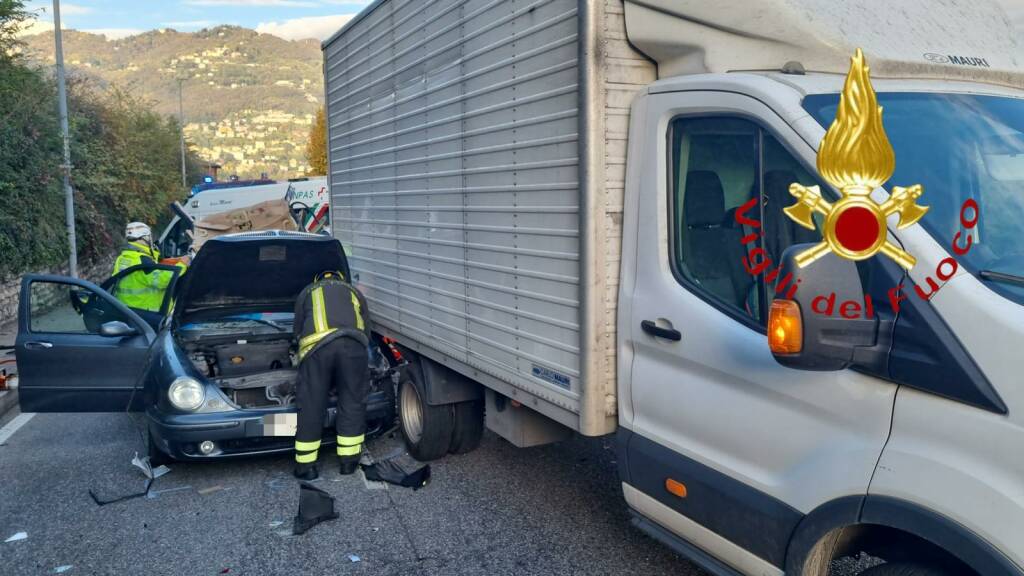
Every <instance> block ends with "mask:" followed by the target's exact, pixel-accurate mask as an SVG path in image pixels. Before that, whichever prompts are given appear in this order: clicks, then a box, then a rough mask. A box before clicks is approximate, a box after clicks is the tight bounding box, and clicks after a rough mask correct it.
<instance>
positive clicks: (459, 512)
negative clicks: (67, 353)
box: [0, 411, 701, 576]
mask: <svg viewBox="0 0 1024 576" xmlns="http://www.w3.org/2000/svg"><path fill="white" fill-rule="evenodd" d="M16 413H17V412H16V411H14V413H13V414H9V415H8V416H6V417H4V418H3V419H2V421H0V426H2V425H3V424H6V423H7V422H8V421H10V420H11V418H13V417H14V415H15V414H16ZM400 447H401V442H400V440H398V439H395V438H381V439H378V440H376V441H374V442H372V443H371V444H370V449H371V450H372V452H373V453H375V454H378V455H381V454H387V453H389V452H392V451H394V450H395V449H399V448H400ZM142 450H143V445H142V443H141V439H140V436H139V432H138V431H137V429H136V428H135V427H134V426H133V424H132V422H131V421H130V420H129V419H128V417H127V416H126V415H124V414H71V415H62V414H38V415H35V416H34V417H32V419H31V420H29V421H28V422H27V423H26V424H25V425H24V426H23V427H22V428H20V429H19V430H18V431H17V432H16V433H14V434H13V436H11V437H10V438H9V439H8V440H7V441H6V443H5V444H4V445H0V573H3V574H18V575H23V574H24V575H27V574H52V573H55V571H56V570H57V569H58V568H61V567H65V568H64V570H65V571H64V572H63V573H65V574H71V575H74V574H112V575H114V574H116V575H122V574H189V575H193V574H196V575H202V574H210V575H217V574H229V575H235V574H287V575H289V576H292V575H296V574H372V575H374V576H381V575H390V574H446V575H447V574H473V575H476V574H495V575H498V574H510V575H515V576H525V575H528V574H543V575H550V574H586V575H588V576H590V575H596V574H637V575H640V574H642V575H644V576H655V575H658V574H672V575H687V574H701V572H700V571H699V570H698V569H697V568H695V567H694V566H693V565H691V564H689V563H688V562H686V561H685V560H683V559H681V558H679V557H678V556H676V555H675V554H673V553H672V552H671V551H669V550H668V549H667V548H665V547H663V546H661V545H660V544H658V543H657V542H655V541H653V540H651V539H650V538H648V537H646V536H645V535H643V534H642V533H640V532H638V531H637V530H635V529H633V528H632V527H631V526H630V525H629V521H628V514H627V512H626V508H625V504H624V503H623V500H622V496H621V492H620V489H619V485H618V480H617V477H616V471H615V452H614V449H613V446H612V442H611V439H610V438H596V439H585V438H577V439H574V440H572V441H568V442H565V443H561V444H557V445H552V446H544V447H539V448H531V449H517V448H514V447H513V446H511V445H510V444H508V443H507V442H505V441H504V440H502V439H500V438H498V437H496V436H494V435H492V434H489V433H488V434H487V435H486V436H485V438H484V441H483V444H482V446H481V447H480V448H479V449H478V450H476V451H475V452H472V453H470V454H467V455H463V456H449V457H447V458H445V459H443V460H441V461H438V462H435V463H433V464H432V472H433V480H432V482H431V484H430V485H429V486H427V487H426V488H424V489H422V490H419V491H415V492H414V491H412V490H409V489H405V488H398V487H393V486H392V487H389V488H388V489H387V490H382V489H379V487H369V486H368V485H367V484H365V483H364V482H363V480H362V479H361V477H360V476H359V475H358V474H357V475H356V476H349V477H341V476H339V475H338V474H337V471H336V470H335V467H334V460H333V458H330V459H328V458H326V457H325V458H322V462H321V468H323V467H324V465H325V464H330V466H329V467H328V468H327V471H326V473H324V474H322V479H321V480H319V481H317V483H316V485H317V486H320V487H322V488H324V489H325V490H327V491H328V492H330V493H331V494H333V495H334V496H335V497H336V498H337V505H338V507H339V509H340V512H341V518H340V519H339V520H336V521H333V522H329V523H326V524H322V525H320V526H317V527H315V528H313V529H312V530H311V531H310V532H308V533H307V534H306V535H304V536H298V537H296V536H291V535H290V527H291V523H292V518H293V517H294V515H295V512H296V509H297V504H298V486H297V484H296V482H295V481H294V480H293V479H292V478H291V475H290V472H291V458H290V457H288V456H281V457H272V458H259V459H249V460H243V461H234V462H225V463H213V464H184V463H177V464H173V465H172V466H171V468H172V470H171V472H170V473H169V474H167V475H166V476H163V477H162V478H159V479H158V480H156V482H155V484H154V485H153V489H152V492H151V494H150V497H144V498H139V499H135V500H129V501H125V502H121V503H116V504H110V505H107V506H103V507H99V506H97V505H96V504H95V503H94V502H93V501H92V499H91V498H90V497H89V495H88V491H89V490H90V489H93V490H96V491H97V492H99V493H101V494H102V495H105V496H106V495H110V496H113V495H119V494H125V493H129V492H133V491H139V490H140V489H142V487H143V484H144V477H143V476H142V474H141V473H140V472H139V471H138V470H137V469H136V468H134V467H133V466H132V465H131V463H130V460H131V457H132V455H133V454H134V453H135V452H136V451H142ZM278 523H280V524H278ZM18 532H26V533H27V535H28V537H27V538H26V539H23V540H18V541H14V542H8V543H4V540H6V539H7V538H8V537H10V536H12V535H14V534H16V533H18ZM349 555H355V556H358V558H359V561H358V562H353V561H352V560H350V558H349ZM67 566H71V568H70V569H68V568H66V567H67Z"/></svg>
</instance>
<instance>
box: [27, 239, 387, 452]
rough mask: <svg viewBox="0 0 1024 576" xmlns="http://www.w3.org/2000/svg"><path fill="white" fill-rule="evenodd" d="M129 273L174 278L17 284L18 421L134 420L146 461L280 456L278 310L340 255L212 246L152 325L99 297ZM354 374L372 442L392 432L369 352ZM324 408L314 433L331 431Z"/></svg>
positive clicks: (287, 334) (44, 279)
mask: <svg viewBox="0 0 1024 576" xmlns="http://www.w3.org/2000/svg"><path fill="white" fill-rule="evenodd" d="M138 269H146V270H165V271H167V272H170V273H173V274H175V275H177V274H178V271H177V269H176V268H174V267H171V266H160V265H151V266H148V267H146V266H143V267H136V268H130V269H128V270H126V271H124V273H122V274H119V275H117V276H115V277H112V278H111V279H110V280H108V281H106V282H104V283H103V287H102V288H101V287H99V286H96V285H95V284H92V283H90V282H86V281H84V280H78V279H74V278H68V277H64V276H42V275H28V276H25V278H24V279H23V281H22V288H21V302H20V311H19V317H18V338H17V342H16V354H17V362H18V370H19V383H20V391H19V398H20V402H21V409H22V411H24V412H115V411H126V410H132V411H144V412H145V413H146V421H147V424H148V430H149V434H148V438H149V440H148V443H149V454H150V457H151V459H152V460H153V461H159V460H163V459H166V457H167V456H170V457H172V458H175V459H182V460H204V459H212V458H225V457H233V456H242V455H251V454H266V453H273V452H281V451H288V450H291V449H292V446H293V440H294V438H293V435H294V433H295V432H294V430H295V428H294V427H295V402H294V399H295V384H296V379H297V370H296V367H295V348H294V342H293V339H292V310H293V309H294V305H295V298H296V297H297V296H298V294H299V292H300V291H301V290H302V289H303V288H304V287H305V286H306V285H307V284H308V283H310V282H311V281H312V280H313V277H314V276H315V275H316V273H317V272H319V271H321V270H325V269H334V270H340V271H342V272H343V273H344V274H345V275H346V277H349V268H348V262H347V259H346V258H345V253H344V251H343V249H342V246H341V243H340V242H338V240H336V239H334V238H331V237H328V236H321V235H314V234H305V233H301V232H278V231H269V232H247V233H241V234H232V235H227V236H221V237H219V238H215V239H213V240H210V241H208V242H207V243H206V244H204V246H203V248H202V249H201V250H200V251H199V253H198V254H197V256H196V258H195V260H194V261H193V263H192V265H191V267H190V268H189V269H188V271H187V272H186V273H185V274H184V275H183V276H181V277H180V278H177V277H176V278H175V282H174V283H173V288H172V289H171V290H169V291H168V295H167V298H166V301H165V303H164V307H163V310H162V311H161V312H160V313H156V314H153V313H151V314H139V313H136V312H135V311H133V310H131V309H129V308H127V307H125V306H124V305H123V304H122V303H121V302H119V301H118V300H117V299H115V298H114V297H113V296H112V295H111V294H112V293H116V290H117V283H118V281H119V280H120V278H122V277H123V276H125V275H127V274H129V273H131V272H133V271H136V270H138ZM367 362H368V363H370V364H371V373H372V374H374V380H373V382H372V383H371V392H370V395H369V397H368V398H367V404H368V405H367V408H368V409H367V420H368V430H370V431H371V432H372V431H374V430H377V431H379V430H382V429H384V428H387V427H389V426H390V425H391V423H392V422H393V421H394V382H393V378H392V376H391V374H392V371H390V370H389V369H388V364H389V363H388V360H387V359H385V357H384V356H382V355H381V354H380V353H379V350H378V349H377V348H376V347H374V348H373V351H372V352H371V353H368V355H367ZM333 404H334V402H333V401H332V402H331V405H332V407H331V408H330V409H329V411H328V413H327V414H325V420H324V426H325V427H328V426H333V420H334V408H333ZM326 440H333V433H330V434H325V441H326Z"/></svg>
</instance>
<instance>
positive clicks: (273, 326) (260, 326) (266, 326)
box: [178, 312, 294, 335]
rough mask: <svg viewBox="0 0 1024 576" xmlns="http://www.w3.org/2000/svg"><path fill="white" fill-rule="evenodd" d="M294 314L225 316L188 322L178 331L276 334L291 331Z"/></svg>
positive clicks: (258, 313)
mask: <svg viewBox="0 0 1024 576" xmlns="http://www.w3.org/2000/svg"><path fill="white" fill-rule="evenodd" d="M293 317H294V314H292V313H291V312H252V313H245V314H227V315H224V316H213V317H208V318H201V319H195V320H189V321H188V323H186V324H183V325H182V326H181V327H180V328H179V329H178V330H179V331H184V332H201V333H203V334H204V335H216V334H237V333H239V332H245V333H249V334H276V333H282V332H291V331H292V322H293Z"/></svg>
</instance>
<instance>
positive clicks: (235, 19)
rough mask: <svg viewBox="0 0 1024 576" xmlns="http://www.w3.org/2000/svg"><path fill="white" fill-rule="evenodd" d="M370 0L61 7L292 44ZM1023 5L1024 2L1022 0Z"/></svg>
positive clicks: (120, 29)
mask: <svg viewBox="0 0 1024 576" xmlns="http://www.w3.org/2000/svg"><path fill="white" fill-rule="evenodd" d="M370 2H371V0H77V1H75V2H64V1H62V2H61V3H60V6H61V8H60V16H61V28H64V29H68V28H71V29H75V30H82V31H85V32H93V33H97V34H104V35H106V36H107V38H108V39H114V38H123V37H125V36H130V35H132V34H139V33H141V32H145V31H147V30H154V29H160V28H173V29H175V30H178V31H179V32H194V31H196V30H200V29H202V28H210V27H212V26H218V25H221V24H232V25H236V26H244V27H246V28H252V29H255V30H257V31H259V32H266V33H269V34H274V35H276V36H280V37H282V38H286V39H288V40H298V39H302V38H316V39H319V40H323V39H325V38H327V37H328V36H330V35H331V34H333V33H334V32H336V31H337V30H338V29H339V28H341V26H342V25H343V24H344V23H345V22H347V21H348V19H349V18H351V17H352V16H353V15H355V14H357V13H358V12H359V11H360V10H362V9H363V8H364V7H365V6H366V5H368V4H370ZM1021 2H1022V3H1024V0H1021ZM26 7H27V8H28V9H29V10H32V11H33V12H35V13H36V14H37V15H38V18H37V22H36V23H35V24H34V25H33V26H32V28H31V29H29V30H26V31H25V33H36V32H42V31H45V30H52V29H53V2H52V0H32V1H30V2H26Z"/></svg>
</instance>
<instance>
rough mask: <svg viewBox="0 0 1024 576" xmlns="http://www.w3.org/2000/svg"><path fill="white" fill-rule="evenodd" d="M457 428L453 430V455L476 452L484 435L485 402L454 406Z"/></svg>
mask: <svg viewBox="0 0 1024 576" xmlns="http://www.w3.org/2000/svg"><path fill="white" fill-rule="evenodd" d="M452 412H453V414H454V418H455V427H454V429H453V430H452V445H451V447H450V448H449V449H448V451H449V452H451V453H452V454H466V453H469V452H472V451H473V450H476V448H477V446H479V445H480V439H481V438H483V435H484V401H483V400H470V401H469V402H457V403H455V404H452Z"/></svg>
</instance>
